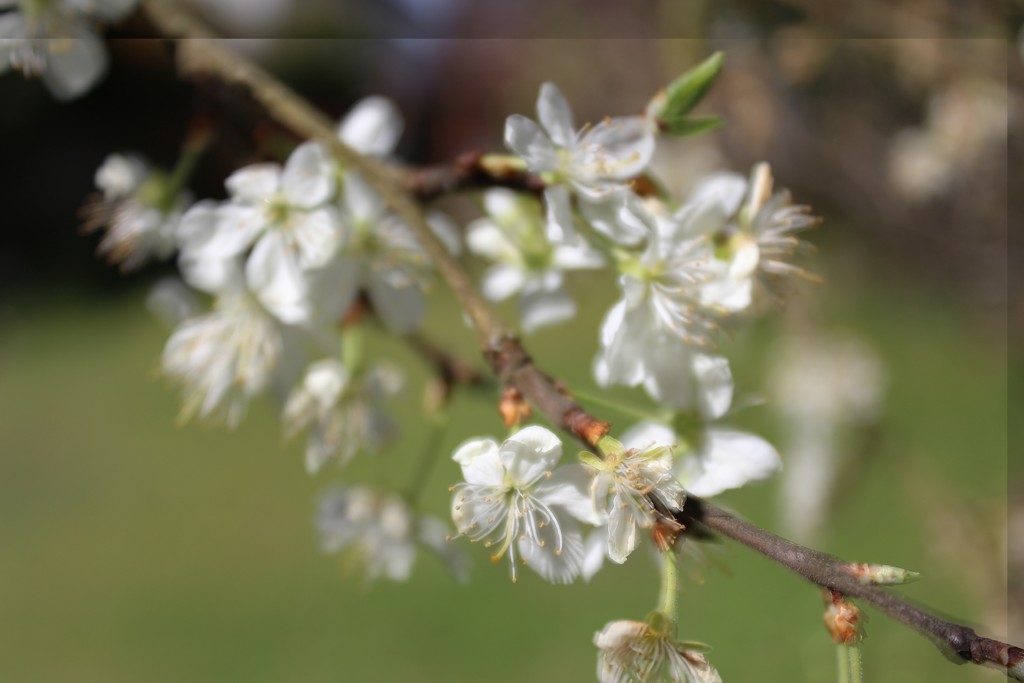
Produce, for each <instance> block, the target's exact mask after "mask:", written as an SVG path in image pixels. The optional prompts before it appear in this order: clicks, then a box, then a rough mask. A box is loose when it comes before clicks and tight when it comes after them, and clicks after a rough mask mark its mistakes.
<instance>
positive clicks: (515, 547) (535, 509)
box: [451, 426, 598, 583]
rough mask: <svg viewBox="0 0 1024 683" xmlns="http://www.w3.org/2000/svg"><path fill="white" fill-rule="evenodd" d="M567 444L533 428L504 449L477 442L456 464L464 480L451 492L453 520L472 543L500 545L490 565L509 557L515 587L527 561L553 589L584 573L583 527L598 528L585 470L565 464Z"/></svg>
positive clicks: (464, 447)
mask: <svg viewBox="0 0 1024 683" xmlns="http://www.w3.org/2000/svg"><path fill="white" fill-rule="evenodd" d="M561 457H562V442H561V440H560V439H559V438H558V436H556V435H555V434H553V433H552V432H551V431H549V430H547V429H545V428H543V427H537V426H531V427H526V428H524V429H522V430H520V431H519V432H516V433H515V434H513V435H512V436H510V437H509V438H508V439H506V440H505V442H504V443H502V444H501V445H500V446H499V445H498V443H497V442H495V441H493V440H491V439H471V440H469V441H467V442H465V443H464V444H462V445H461V446H460V447H459V448H458V450H456V452H455V455H453V456H452V459H453V460H455V462H457V463H459V465H461V467H462V475H463V477H464V478H465V481H464V482H462V483H459V484H456V485H455V486H453V487H452V489H451V490H452V493H453V496H452V519H453V520H454V521H455V526H456V528H457V529H458V530H459V533H460V534H461V535H463V536H468V537H469V539H470V540H471V541H481V540H482V541H484V546H485V547H488V548H489V547H492V546H497V549H496V550H495V551H494V553H493V554H492V555H491V561H492V562H497V561H499V560H500V559H501V558H502V557H503V556H504V555H506V554H507V555H508V559H509V563H510V567H511V574H512V580H513V581H515V580H516V564H517V563H518V562H522V563H523V564H525V565H526V566H528V567H530V568H531V569H533V570H534V571H535V572H537V573H538V574H540V575H541V576H542V577H544V578H545V579H546V580H548V581H550V582H552V583H570V582H572V581H573V580H574V579H575V578H576V577H577V576H578V575H579V573H580V568H581V565H582V560H583V540H582V535H581V533H580V529H579V524H578V522H579V521H581V522H584V523H588V524H596V523H597V522H598V517H597V514H596V511H595V510H594V507H593V503H592V501H591V499H590V497H589V496H588V495H587V488H588V486H589V484H590V478H589V476H588V473H587V471H586V469H585V468H584V467H582V466H581V465H563V466H562V467H559V468H557V469H555V465H557V464H558V461H559V460H560V459H561Z"/></svg>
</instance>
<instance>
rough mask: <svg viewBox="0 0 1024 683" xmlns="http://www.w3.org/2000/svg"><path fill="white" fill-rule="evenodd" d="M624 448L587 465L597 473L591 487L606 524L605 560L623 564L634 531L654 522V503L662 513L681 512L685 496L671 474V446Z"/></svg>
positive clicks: (592, 459)
mask: <svg viewBox="0 0 1024 683" xmlns="http://www.w3.org/2000/svg"><path fill="white" fill-rule="evenodd" d="M648 446H649V447H646V448H643V449H638V448H626V447H624V446H623V445H621V444H619V445H618V447H617V448H616V449H615V450H614V451H613V452H608V453H606V455H605V458H604V459H601V458H598V457H597V456H591V457H589V458H588V459H587V461H586V462H587V465H589V466H590V467H592V468H593V469H595V470H596V471H597V476H596V477H594V480H593V484H592V486H591V495H592V497H593V500H594V505H595V507H596V508H597V509H598V510H601V511H602V512H603V515H604V519H605V520H606V521H607V524H608V537H607V547H608V557H609V559H611V560H612V561H613V562H617V563H619V564H622V563H623V562H625V561H626V558H627V557H629V554H630V553H632V552H633V550H634V549H635V548H636V544H637V540H638V539H637V529H638V528H641V529H649V528H651V527H652V526H653V523H654V517H653V515H654V512H655V506H654V504H653V503H652V501H651V498H654V499H656V500H657V502H658V504H659V506H660V507H661V508H662V509H664V510H669V511H671V510H679V509H682V506H683V503H684V502H686V493H685V491H683V487H682V486H680V485H679V482H678V481H676V479H675V477H674V476H673V474H672V448H671V444H670V443H664V444H655V445H650V444H648Z"/></svg>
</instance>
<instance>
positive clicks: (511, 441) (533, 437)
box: [500, 425, 562, 488]
mask: <svg viewBox="0 0 1024 683" xmlns="http://www.w3.org/2000/svg"><path fill="white" fill-rule="evenodd" d="M500 456H501V461H502V463H504V466H505V470H506V471H507V472H508V475H509V479H510V480H511V481H512V483H513V485H514V486H516V487H518V488H529V487H530V486H531V485H533V483H534V482H536V481H537V480H538V479H539V478H541V477H542V476H544V474H545V473H546V472H551V471H553V470H554V469H555V465H557V464H558V461H559V460H560V459H561V457H562V440H561V439H559V438H558V435H557V434H555V433H554V432H552V431H551V430H549V429H545V428H544V427H540V426H538V425H531V426H529V427H525V428H523V429H520V430H519V431H518V432H516V433H515V434H513V435H512V436H510V437H509V438H508V439H506V440H505V443H503V444H502V445H501V451H500Z"/></svg>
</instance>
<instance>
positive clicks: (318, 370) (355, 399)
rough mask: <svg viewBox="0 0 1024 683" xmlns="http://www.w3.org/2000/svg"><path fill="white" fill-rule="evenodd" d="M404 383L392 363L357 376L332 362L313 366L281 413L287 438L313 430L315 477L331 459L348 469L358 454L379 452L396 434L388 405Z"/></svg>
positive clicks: (309, 450) (310, 446) (310, 467)
mask: <svg viewBox="0 0 1024 683" xmlns="http://www.w3.org/2000/svg"><path fill="white" fill-rule="evenodd" d="M401 385H402V375H401V372H400V371H399V370H398V368H396V367H393V366H390V365H384V364H378V365H375V366H373V367H371V368H370V369H369V370H367V371H365V372H361V373H358V374H356V375H355V376H353V374H352V373H350V372H349V371H348V370H346V369H345V367H344V366H343V365H342V364H341V363H340V362H339V361H337V360H335V359H333V358H325V359H323V360H319V361H317V362H315V363H313V364H311V365H310V366H309V368H308V369H307V370H306V374H305V376H304V377H303V378H302V382H301V383H300V384H299V386H298V387H296V388H295V389H294V390H293V391H292V393H291V394H290V396H289V397H288V400H287V401H286V402H285V405H284V411H283V412H282V421H283V422H284V425H285V432H286V434H287V436H288V438H292V437H294V436H295V435H296V434H298V433H299V432H300V431H302V430H304V429H308V430H309V437H308V440H307V442H306V470H307V471H308V472H309V473H310V474H312V473H314V472H316V471H317V470H319V469H320V468H321V467H322V466H323V465H324V463H326V462H327V461H328V460H329V459H331V458H334V459H335V460H337V462H338V464H339V465H345V464H347V463H348V462H349V461H350V460H351V459H352V457H353V456H354V455H355V454H356V453H358V452H360V451H365V452H368V453H373V452H376V451H379V450H380V449H381V448H382V447H383V446H384V444H385V443H387V442H388V441H389V440H390V439H391V438H392V437H393V436H394V435H395V433H396V432H397V425H396V424H395V422H394V420H393V419H392V418H391V417H390V416H389V415H388V413H387V412H386V411H385V410H384V404H385V401H386V400H387V399H388V398H389V397H391V396H393V395H394V394H395V393H397V392H398V390H399V389H400V388H401Z"/></svg>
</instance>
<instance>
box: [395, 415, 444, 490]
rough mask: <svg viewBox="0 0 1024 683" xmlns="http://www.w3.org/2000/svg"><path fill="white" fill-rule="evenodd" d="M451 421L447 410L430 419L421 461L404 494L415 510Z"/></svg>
mask: <svg viewBox="0 0 1024 683" xmlns="http://www.w3.org/2000/svg"><path fill="white" fill-rule="evenodd" d="M450 422H451V415H450V413H449V412H448V411H447V410H440V411H438V412H437V413H435V414H434V415H433V417H432V419H431V420H430V424H429V426H428V433H427V438H426V440H425V442H424V443H423V448H422V450H421V453H420V459H419V462H418V463H417V464H416V469H415V471H414V472H413V476H412V478H411V479H410V480H409V485H408V487H407V488H406V492H405V495H404V496H403V498H405V501H406V502H407V503H408V504H409V507H410V508H412V509H414V510H415V509H416V504H417V502H419V497H420V494H421V493H423V491H424V490H426V488H427V487H426V486H424V485H423V482H424V481H426V479H427V476H428V475H429V474H430V468H431V467H432V466H433V465H434V462H436V460H437V454H438V453H439V452H440V450H441V448H440V446H441V440H442V439H443V438H444V434H445V431H446V430H447V429H448V424H449V423H450Z"/></svg>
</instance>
